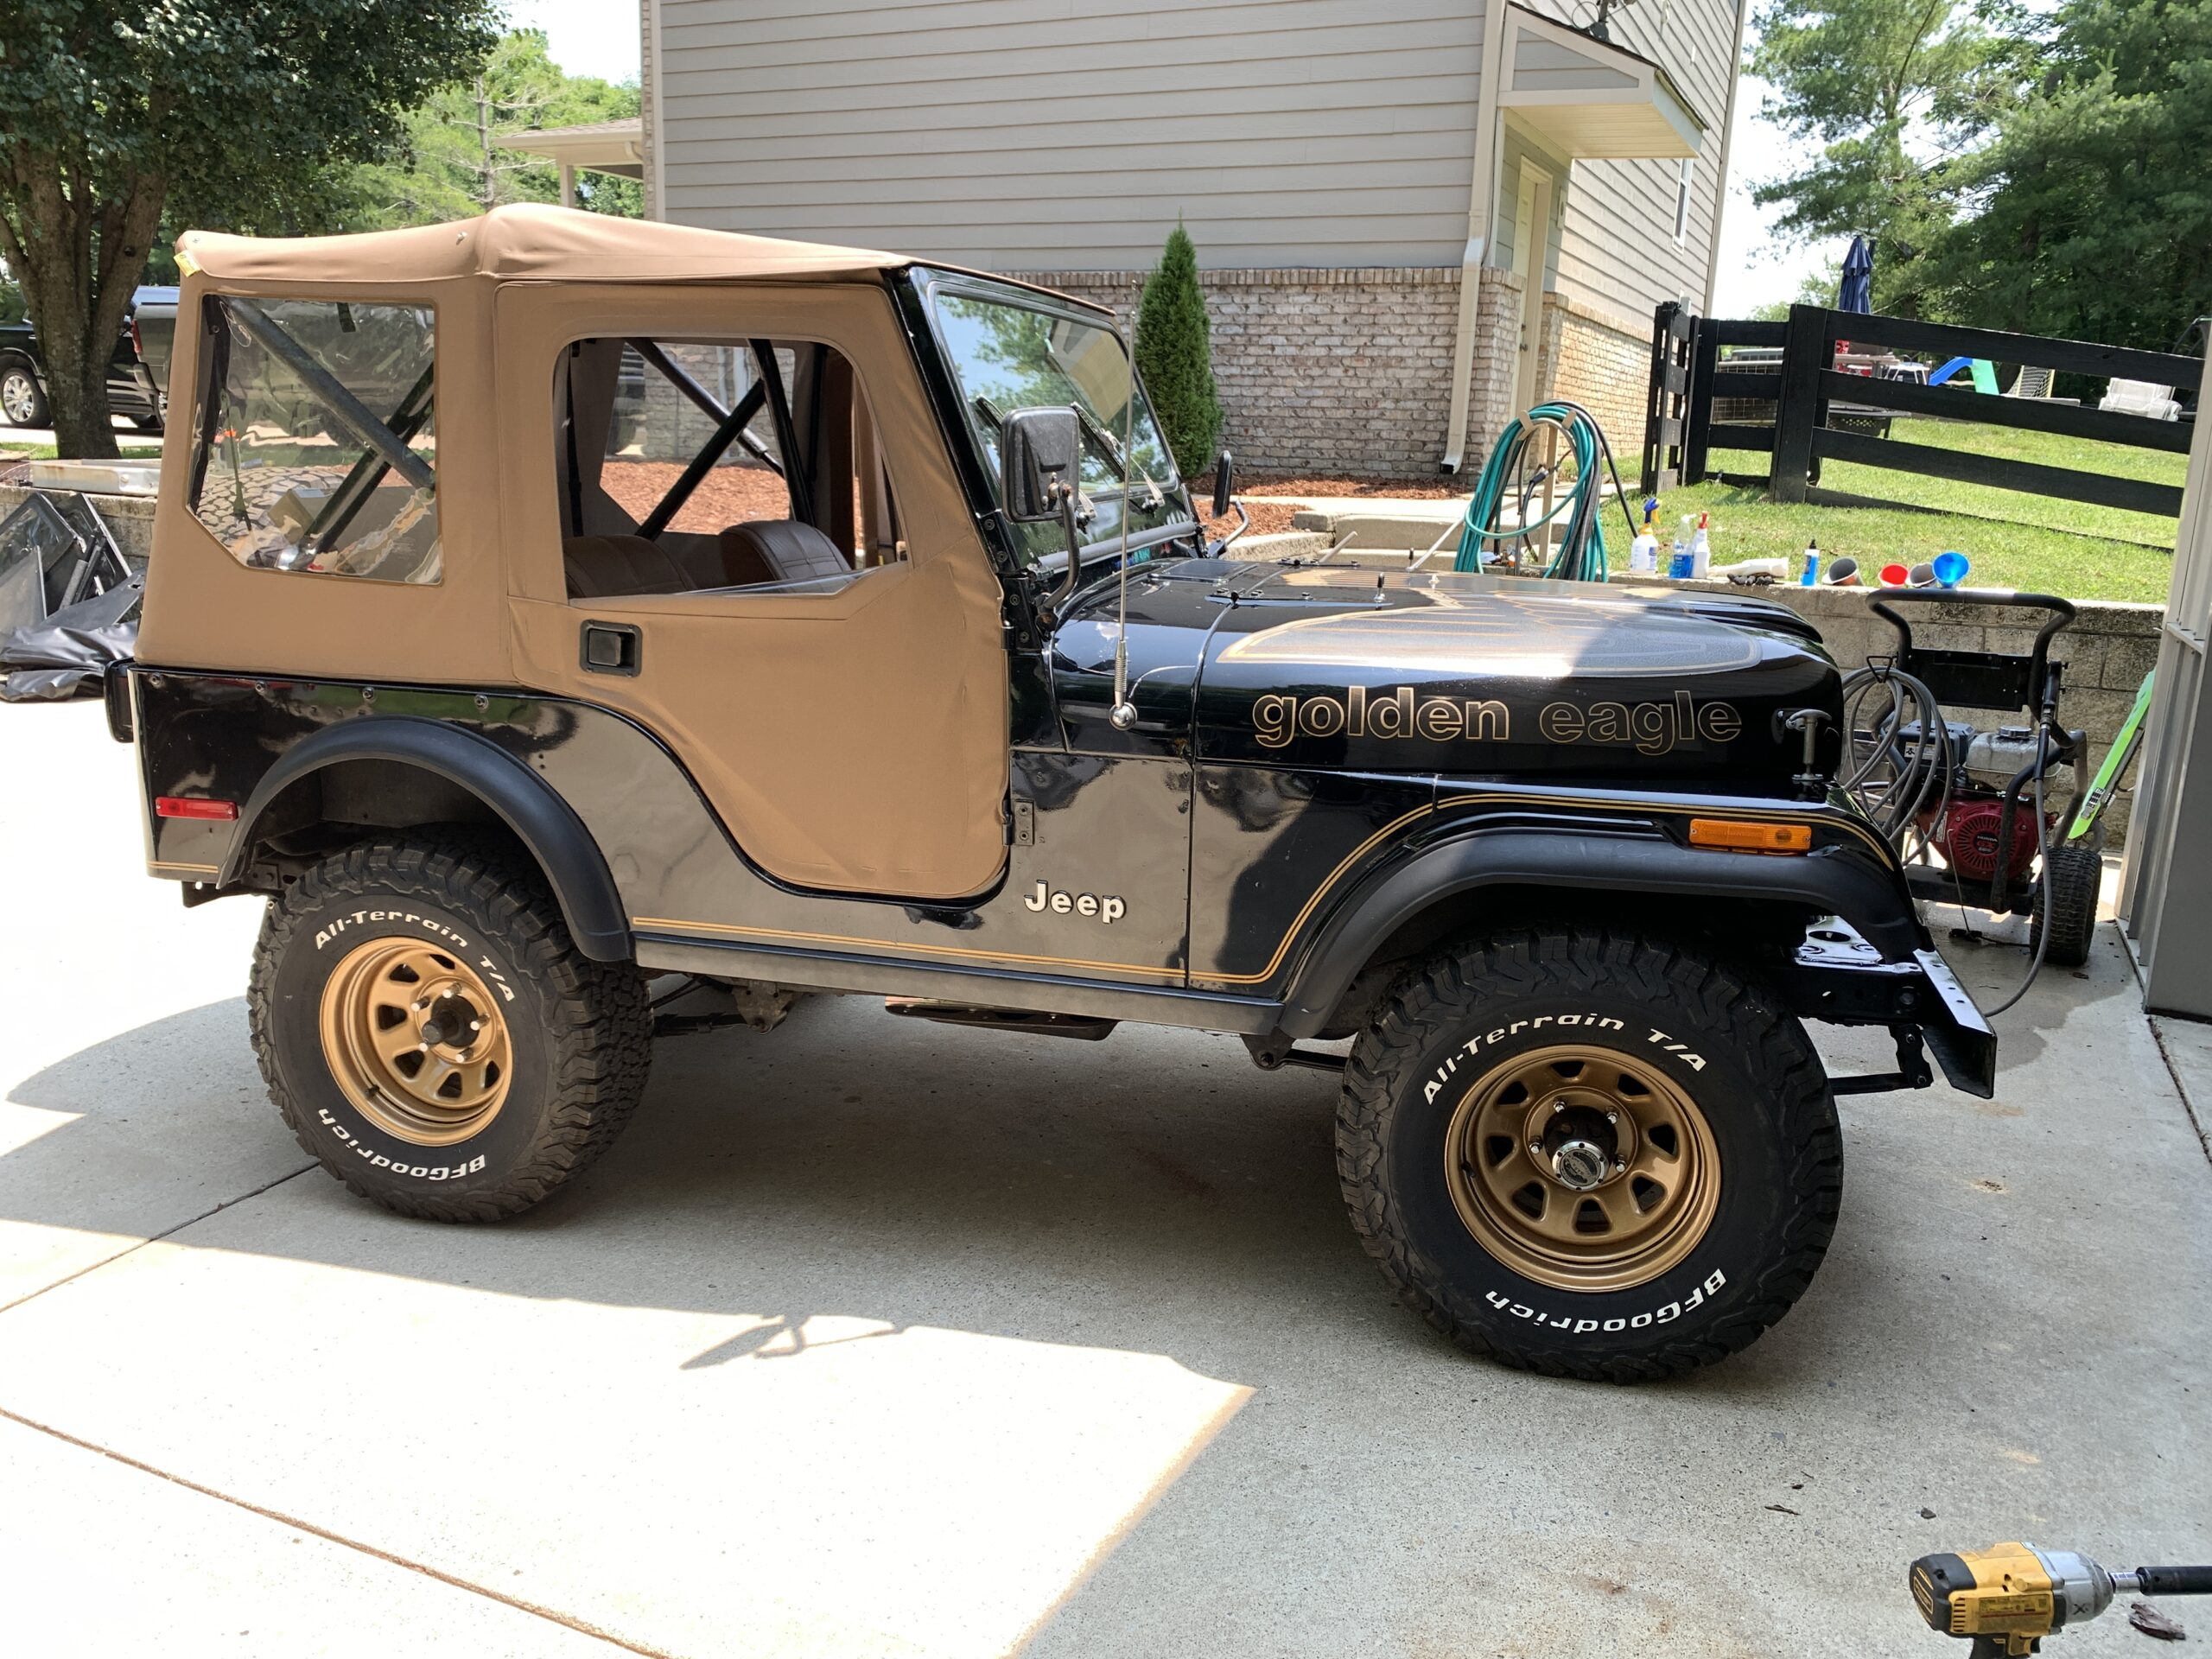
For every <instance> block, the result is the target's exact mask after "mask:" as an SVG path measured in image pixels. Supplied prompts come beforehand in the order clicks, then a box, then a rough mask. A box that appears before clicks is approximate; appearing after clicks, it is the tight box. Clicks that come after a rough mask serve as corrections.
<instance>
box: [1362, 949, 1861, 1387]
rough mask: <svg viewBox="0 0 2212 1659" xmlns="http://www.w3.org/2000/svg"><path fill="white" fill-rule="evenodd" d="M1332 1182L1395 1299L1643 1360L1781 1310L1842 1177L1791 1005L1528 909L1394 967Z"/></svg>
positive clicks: (1701, 1351) (1691, 1347) (1494, 1335)
mask: <svg viewBox="0 0 2212 1659" xmlns="http://www.w3.org/2000/svg"><path fill="white" fill-rule="evenodd" d="M1344 1076H1345V1083H1344V1096H1343V1099H1342V1103H1341V1104H1340V1107H1339V1109H1338V1124H1337V1167H1338V1175H1339V1177H1340V1179H1341V1180H1342V1183H1343V1185H1344V1199H1345V1202H1346V1203H1347V1204H1348V1205H1350V1207H1351V1217H1352V1224H1353V1225H1354V1226H1355V1227H1356V1228H1357V1230H1358V1231H1359V1234H1360V1236H1361V1238H1362V1239H1363V1241H1364V1243H1366V1245H1367V1248H1368V1249H1369V1251H1370V1254H1372V1255H1374V1256H1375V1258H1376V1261H1377V1262H1379V1263H1380V1264H1381V1266H1382V1269H1383V1276H1384V1278H1385V1279H1387V1280H1388V1281H1389V1283H1390V1284H1391V1286H1392V1287H1393V1288H1394V1289H1395V1291H1396V1292H1397V1294H1398V1295H1399V1296H1400V1298H1401V1299H1402V1300H1404V1301H1405V1302H1406V1303H1408V1305H1409V1306H1412V1307H1413V1308H1414V1310H1415V1311H1417V1312H1418V1313H1421V1316H1422V1317H1423V1318H1424V1319H1427V1321H1428V1322H1429V1324H1430V1325H1433V1326H1434V1327H1435V1328H1436V1329H1437V1330H1439V1331H1440V1332H1443V1333H1444V1334H1445V1335H1446V1336H1448V1337H1450V1338H1452V1340H1453V1341H1454V1342H1457V1343H1458V1344H1460V1345H1461V1346H1462V1347H1464V1348H1466V1349H1468V1350H1470V1351H1472V1352H1475V1353H1478V1354H1483V1355H1486V1356H1489V1357H1492V1358H1496V1359H1499V1360H1503V1361H1504V1362H1505V1363H1508V1364H1510V1365H1515V1366H1520V1367H1522V1368H1525V1369H1527V1370H1535V1371H1541V1372H1545V1373H1547V1374H1549V1375H1552V1376H1577V1377H1586V1378H1590V1379H1592V1380H1603V1381H1608V1382H1634V1381H1638V1380H1642V1379H1645V1378H1651V1377H1659V1376H1669V1375H1671V1374H1673V1373H1675V1372H1679V1371H1685V1370H1689V1369H1690V1368H1691V1367H1693V1366H1695V1365H1700V1364H1704V1363H1708V1362H1710V1361H1713V1360H1716V1359H1719V1358H1721V1357H1724V1356H1726V1355H1728V1354H1731V1353H1734V1352H1735V1351H1738V1350H1739V1349H1741V1348H1743V1347H1744V1346H1745V1345H1746V1344H1749V1343H1750V1342H1751V1341H1752V1340H1753V1339H1754V1338H1757V1337H1758V1335H1759V1333H1760V1332H1763V1331H1764V1330H1765V1329H1766V1328H1767V1327H1768V1326H1769V1325H1772V1324H1774V1323H1775V1322H1776V1321H1777V1319H1781V1318H1782V1316H1783V1314H1784V1313H1787V1312H1788V1311H1789V1307H1790V1306H1791V1304H1792V1303H1794V1302H1795V1301H1796V1300H1797V1298H1798V1297H1799V1296H1800V1295H1801V1294H1803V1292H1804V1289H1805V1287H1806V1286H1807V1285H1808V1283H1810V1282H1811V1281H1812V1277H1813V1274H1814V1271H1815V1269H1816V1268H1818V1267H1819V1265H1820V1262H1821V1256H1822V1255H1823V1254H1824V1253H1825V1252H1826V1250H1827V1243H1828V1239H1829V1237H1830V1236H1831V1235H1832V1234H1833V1233H1834V1230H1835V1218H1836V1212H1837V1208H1838V1205H1839V1203H1840V1198H1841V1195H1842V1185H1843V1152H1842V1142H1841V1138H1840V1135H1839V1133H1838V1130H1837V1125H1836V1116H1835V1104H1834V1100H1833V1099H1832V1098H1831V1096H1830V1095H1829V1093H1828V1088H1827V1077H1826V1076H1825V1074H1824V1073H1823V1072H1822V1071H1821V1064H1820V1060H1819V1058H1818V1056H1817V1055H1815V1052H1813V1048H1812V1046H1811V1045H1810V1044H1809V1043H1808V1041H1807V1040H1806V1038H1805V1033H1804V1030H1803V1028H1802V1027H1801V1026H1800V1025H1799V1024H1798V1023H1797V1020H1796V1018H1795V1017H1794V1016H1792V1015H1791V1014H1789V1013H1788V1012H1787V1011H1786V1010H1784V1009H1783V1008H1782V1007H1779V1006H1778V1005H1777V1004H1776V1003H1775V1002H1773V1001H1771V1000H1770V998H1768V997H1767V996H1766V995H1764V994H1763V993H1762V992H1761V991H1760V990H1758V988H1756V987H1755V986H1753V985H1751V984H1750V983H1747V982H1745V980H1743V979H1741V978H1738V976H1736V975H1734V974H1733V973H1732V972H1731V971H1729V970H1728V969H1726V968H1724V967H1722V966H1721V965H1719V963H1716V962H1714V961H1713V960H1712V959H1711V958H1709V957H1704V956H1701V955H1700V954H1698V953H1696V952H1694V951H1692V950H1685V949H1682V948H1681V947H1679V946H1676V945H1674V944H1669V943H1668V942H1666V941H1664V940H1662V939H1657V938H1648V937H1645V936H1643V935H1640V934H1637V933H1633V932H1615V931H1601V930H1596V929H1589V930H1583V929H1575V930H1567V929H1539V930H1532V931H1525V932H1513V933H1507V934H1502V935H1499V936H1497V937H1496V938H1490V939H1487V940H1483V941H1479V942H1477V943H1474V944H1466V945H1463V946H1460V947H1459V948H1456V949H1454V950H1451V951H1448V952H1446V953H1445V954H1443V955H1440V956H1438V957H1434V958H1433V959H1432V960H1431V961H1429V962H1428V963H1427V964H1426V965H1425V966H1423V967H1422V968H1421V969H1420V970H1419V971H1418V972H1416V973H1414V974H1413V975H1411V976H1408V977H1407V978H1406V979H1405V980H1403V981H1402V982H1400V983H1399V985H1398V986H1397V987H1396V988H1395V991H1394V992H1393V994H1392V995H1391V996H1390V997H1389V999H1387V1000H1386V1001H1385V1002H1384V1004H1383V1007H1382V1009H1381V1011H1380V1012H1379V1013H1378V1014H1377V1015H1376V1018H1375V1019H1374V1020H1373V1021H1372V1023H1371V1024H1370V1026H1369V1027H1368V1028H1367V1029H1366V1031H1365V1032H1363V1033H1362V1034H1361V1036H1360V1038H1359V1040H1358V1041H1357V1044H1356V1045H1355V1046H1354V1047H1353V1050H1352V1055H1351V1064H1350V1065H1348V1067H1347V1068H1346V1070H1345V1074H1344Z"/></svg>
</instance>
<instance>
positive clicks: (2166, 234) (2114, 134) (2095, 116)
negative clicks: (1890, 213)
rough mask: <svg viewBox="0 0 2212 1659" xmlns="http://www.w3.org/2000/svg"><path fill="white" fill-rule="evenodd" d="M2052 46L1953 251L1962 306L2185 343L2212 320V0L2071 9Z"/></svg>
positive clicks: (1946, 265)
mask: <svg viewBox="0 0 2212 1659" xmlns="http://www.w3.org/2000/svg"><path fill="white" fill-rule="evenodd" d="M2036 45H2037V50H2036V52H2035V55H2034V64H2035V74H2034V77H2033V79H2031V81H2030V82H2029V84H2028V86H2026V88H2025V89H2024V92H2025V95H2024V97H2022V98H2020V99H2018V101H2017V103H2016V104H2015V105H2014V106H2013V107H2012V109H2011V110H2010V111H2008V112H2007V113H2006V114H2005V117H2004V118H2002V120H2001V121H2000V122H1999V125H1998V130H1997V136H1996V139H1995V141H1994V142H1993V143H1992V144H1991V145H1990V146H1989V147H1988V148H1987V149H1986V150H1984V151H1983V152H1982V153H1981V154H1980V155H1979V156H1975V157H1974V159H1973V161H1972V162H1971V163H1970V164H1969V165H1968V166H1967V168H1965V169H1964V178H1963V181H1962V182H1963V187H1964V188H1965V189H1966V191H1967V200H1968V201H1969V204H1970V205H1971V206H1972V207H1974V209H1975V210H1976V211H1975V212H1974V213H1973V214H1972V215H1971V216H1970V217H1967V218H1965V219H1961V221H1960V223H1959V224H1958V225H1957V226H1955V228H1954V229H1952V230H1951V231H1950V232H1948V234H1947V235H1946V236H1945V237H1944V238H1942V241H1941V245H1940V246H1939V248H1938V250H1937V255H1936V261H1935V263H1936V266H1937V267H1938V270H1939V274H1940V276H1941V278H1942V282H1943V283H1944V284H1945V287H1946V302H1947V304H1948V308H1949V309H1950V310H1951V312H1952V313H1953V314H1954V315H1956V316H1957V317H1958V318H1959V319H1960V320H1961V321H1993V322H1997V323H1999V326H2002V327H2007V328H2018V329H2023V330H2026V331H2029V332H2031V333H2035V334H2062V335H2070V336H2073V337H2075V338H2076V339H2082V340H2103V341H2106V342H2107V343H2108V344H2112V345H2116V346H2141V347H2145V348H2147V349H2150V350H2153V351H2164V350H2169V349H2171V348H2172V346H2174V343H2175V341H2176V340H2177V337H2178V336H2179V335H2180V334H2182V333H2183V330H2184V329H2185V328H2187V327H2188V326H2189V325H2190V322H2191V321H2193V320H2194V319H2195V318H2196V317H2198V316H2200V315H2203V314H2204V313H2206V312H2208V311H2212V180H2208V175H2207V173H2206V163H2205V158H2206V156H2208V155H2212V0H2067V3H2065V4H2063V5H2061V6H2060V7H2059V8H2058V10H2056V12H2055V13H2054V14H2052V16H2051V17H2050V26H2049V28H2048V30H2047V32H2046V33H2045V35H2044V38H2042V39H2041V40H2039V41H2037V43H2036Z"/></svg>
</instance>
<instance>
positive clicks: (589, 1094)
mask: <svg viewBox="0 0 2212 1659" xmlns="http://www.w3.org/2000/svg"><path fill="white" fill-rule="evenodd" d="M249 1011H250V1014H251V1020H252V1027H253V1039H254V1047H255V1051H256V1052H257V1055H258V1056H259V1058H260V1061H261V1069H262V1075H263V1077H264V1078H265V1079H266V1080H267V1082H268V1084H269V1092H270V1096H271V1097H272V1098H273V1099H274V1100H275V1101H276V1103H277V1109H278V1110H279V1111H280V1112H282V1113H283V1117H284V1121H285V1122H286V1123H287V1124H289V1126H290V1127H291V1129H292V1132H293V1133H294V1134H295V1135H297V1136H298V1137H299V1140H300V1144H301V1145H302V1146H303V1147H306V1148H307V1149H308V1151H309V1152H311V1153H313V1154H315V1157H316V1158H317V1159H319V1160H321V1163H322V1165H323V1166H324V1167H325V1168H326V1169H327V1170H329V1171H330V1173H332V1174H334V1175H335V1176H337V1177H338V1178H339V1179H340V1180H342V1181H344V1182H345V1183H346V1185H347V1186H349V1187H351V1188H353V1191H354V1192H358V1193H359V1194H360V1195H361V1196H362V1197H364V1198H371V1199H373V1200H375V1201H376V1202H377V1203H378V1204H380V1205H384V1206H385V1208H386V1209H387V1210H393V1211H398V1212H399V1213H400V1214H402V1215H410V1216H422V1217H429V1218H431V1219H434V1220H439V1221H489V1220H494V1219H497V1218H499V1217H503V1216H510V1215H513V1214H515V1213H516V1212H517V1211H521V1210H525V1209H527V1208H529V1207H530V1206H531V1205H534V1204H536V1203H537V1202H538V1201H539V1200H540V1199H542V1198H544V1197H545V1196H546V1195H547V1194H548V1193H550V1192H552V1191H553V1189H554V1188H556V1187H557V1186H559V1185H561V1184H562V1183H563V1182H564V1181H566V1180H568V1179H569V1178H571V1177H572V1176H574V1175H575V1174H577V1173H579V1172H580V1171H582V1169H584V1168H585V1167H586V1166H588V1165H589V1164H590V1163H591V1162H592V1160H594V1159H595V1158H597V1157H598V1156H599V1154H601V1152H603V1151H604V1150H605V1149H606V1148H607V1145H608V1144H609V1143H610V1142H611V1141H613V1138H614V1136H615V1135H616V1134H617V1133H618V1132H619V1131H620V1128H622V1126H623V1124H624V1123H625V1122H627V1121H628V1119H629V1116H630V1114H631V1112H632V1110H633V1109H635V1108H636V1106H637V1103H638V1097H639V1094H640V1093H641V1092H642V1091H643V1090H644V1087H645V1070H646V1064H647V1060H648V1057H649V1053H650V1048H651V1042H652V1019H651V1015H650V1014H649V1013H648V1012H647V1009H646V1007H645V990H644V984H643V982H642V981H641V979H640V978H639V975H638V972H637V970H636V969H635V968H634V967H632V966H631V965H630V964H629V963H597V962H592V961H590V960H588V959H587V958H586V957H584V956H583V955H582V953H581V952H580V951H578V950H576V948H575V944H574V943H573V942H572V941H571V940H570V938H569V931H568V928H567V925H565V924H564V923H563V920H562V918H561V911H560V906H559V905H558V904H557V903H556V901H555V899H554V898H553V896H552V894H551V893H550V892H549V891H548V890H547V889H546V887H545V886H544V883H543V881H542V880H540V879H539V878H538V876H537V872H536V871H535V870H531V869H528V868H519V867H518V866H516V865H514V864H512V863H510V862H508V861H505V859H503V858H501V857H499V855H494V854H492V853H487V852H486V851H483V850H481V849H476V848H473V847H471V846H470V845H468V844H467V843H466V842H445V841H435V840H412V839H398V840H377V841H370V842H362V843H361V844H359V845H358V846H356V847H353V848H351V849H348V850H346V852H343V853H340V854H339V855H336V856H334V857H332V858H329V859H327V860H326V861H323V862H322V863H321V864H319V865H317V866H316V867H315V868H314V869H312V870H310V871H308V874H305V875H304V876H302V877H301V878H300V880H297V881H296V882H295V883H293V884H292V886H291V887H289V888H288V889H287V890H286V891H285V893H283V896H282V897H281V898H279V899H275V900H273V901H272V902H271V903H270V907H269V913H268V916H267V918H266V919H265V920H264V923H263V925H262V930H261V940H260V944H259V945H258V946H257V950H256V951H255V956H254V969H253V980H252V986H251V995H250V997H249Z"/></svg>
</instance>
